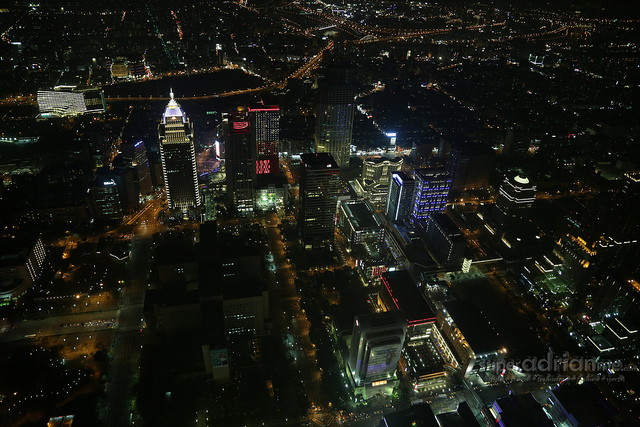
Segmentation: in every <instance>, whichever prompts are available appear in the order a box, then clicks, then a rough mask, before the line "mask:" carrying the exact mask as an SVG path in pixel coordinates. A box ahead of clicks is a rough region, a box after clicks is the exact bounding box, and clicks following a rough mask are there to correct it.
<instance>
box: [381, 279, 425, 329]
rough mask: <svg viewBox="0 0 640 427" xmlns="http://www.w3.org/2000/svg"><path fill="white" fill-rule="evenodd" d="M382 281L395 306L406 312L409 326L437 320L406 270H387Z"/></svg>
mask: <svg viewBox="0 0 640 427" xmlns="http://www.w3.org/2000/svg"><path fill="white" fill-rule="evenodd" d="M382 282H383V283H384V285H385V289H386V293H387V295H388V296H389V297H390V298H391V301H393V304H394V305H395V307H396V308H397V309H398V310H403V311H404V312H405V314H406V316H407V323H408V324H409V326H411V325H415V324H420V323H423V322H433V321H434V320H435V317H436V316H435V314H434V313H433V311H431V309H430V308H429V305H428V304H427V301H426V300H425V299H424V297H423V296H422V293H421V292H420V290H419V289H418V287H417V286H416V285H415V283H413V280H411V277H410V276H409V273H408V272H407V271H406V270H399V271H387V272H386V273H384V274H383V275H382Z"/></svg>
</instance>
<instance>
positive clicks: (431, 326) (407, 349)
mask: <svg viewBox="0 0 640 427" xmlns="http://www.w3.org/2000/svg"><path fill="white" fill-rule="evenodd" d="M382 284H383V286H382V287H381V289H380V292H379V293H378V305H379V306H380V307H381V308H382V309H383V310H386V311H398V310H400V312H401V313H403V314H404V316H405V317H406V319H407V337H406V340H405V346H404V349H403V351H402V358H401V359H400V366H401V368H402V370H403V372H404V374H405V375H406V376H407V378H408V379H409V381H410V382H411V384H412V386H413V388H414V390H415V391H425V390H430V391H435V390H442V389H443V388H446V387H447V385H446V384H447V374H446V372H445V370H444V365H445V363H446V361H447V360H450V359H451V358H452V357H453V355H452V354H451V351H450V350H449V348H448V347H446V346H442V345H441V342H442V341H443V339H442V337H441V336H440V331H439V330H438V328H436V324H435V323H436V315H435V314H434V313H433V311H432V310H431V308H430V307H429V304H427V301H426V300H425V298H424V296H423V295H422V292H421V290H420V289H419V288H418V287H417V286H416V285H415V283H414V282H413V280H411V277H410V276H409V273H408V272H407V270H397V271H387V272H385V273H383V274H382Z"/></svg>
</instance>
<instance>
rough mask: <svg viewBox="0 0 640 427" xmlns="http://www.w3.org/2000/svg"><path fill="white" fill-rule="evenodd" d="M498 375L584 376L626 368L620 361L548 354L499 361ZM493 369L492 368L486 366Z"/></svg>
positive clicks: (564, 354)
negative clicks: (513, 372)
mask: <svg viewBox="0 0 640 427" xmlns="http://www.w3.org/2000/svg"><path fill="white" fill-rule="evenodd" d="M494 363H495V370H496V373H498V374H500V373H503V372H505V370H506V371H515V372H521V373H524V374H553V373H558V374H584V373H609V374H611V373H614V372H616V371H620V370H622V369H623V368H625V364H623V363H622V362H621V361H620V360H609V359H602V358H600V357H584V356H571V355H570V354H569V353H567V352H565V353H563V354H562V356H557V355H555V354H554V353H553V352H551V351H550V352H548V353H547V354H546V356H544V357H526V358H523V359H506V358H502V359H498V360H496V361H495V362H494ZM486 367H487V368H491V367H490V366H486Z"/></svg>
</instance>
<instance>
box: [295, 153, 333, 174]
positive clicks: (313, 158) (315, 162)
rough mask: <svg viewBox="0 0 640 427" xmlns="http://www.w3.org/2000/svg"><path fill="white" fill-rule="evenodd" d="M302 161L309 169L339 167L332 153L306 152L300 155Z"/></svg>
mask: <svg viewBox="0 0 640 427" xmlns="http://www.w3.org/2000/svg"><path fill="white" fill-rule="evenodd" d="M300 161H301V162H302V165H303V166H304V167H306V168H307V169H327V168H329V169H336V170H338V169H339V168H338V164H337V163H336V161H335V160H334V158H333V156H332V155H331V154H330V153H305V154H302V155H301V156H300Z"/></svg>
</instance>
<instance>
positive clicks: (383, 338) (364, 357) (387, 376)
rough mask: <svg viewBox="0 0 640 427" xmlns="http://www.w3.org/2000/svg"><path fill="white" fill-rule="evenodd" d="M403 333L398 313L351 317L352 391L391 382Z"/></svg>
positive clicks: (403, 323)
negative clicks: (354, 386) (352, 321)
mask: <svg viewBox="0 0 640 427" xmlns="http://www.w3.org/2000/svg"><path fill="white" fill-rule="evenodd" d="M406 333H407V320H406V318H405V316H404V314H403V313H402V312H401V311H393V312H384V313H376V314H365V315H361V316H356V317H355V320H354V325H353V334H352V338H351V348H350V351H349V369H350V372H351V375H352V378H353V381H354V383H355V385H356V389H357V388H359V387H366V385H367V384H368V385H370V386H373V387H376V386H379V385H380V386H381V385H385V384H387V383H388V382H391V381H392V380H393V379H395V372H396V369H397V367H398V361H399V360H400V355H401V354H402V346H403V345H404V339H405V335H406Z"/></svg>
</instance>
